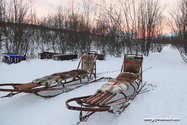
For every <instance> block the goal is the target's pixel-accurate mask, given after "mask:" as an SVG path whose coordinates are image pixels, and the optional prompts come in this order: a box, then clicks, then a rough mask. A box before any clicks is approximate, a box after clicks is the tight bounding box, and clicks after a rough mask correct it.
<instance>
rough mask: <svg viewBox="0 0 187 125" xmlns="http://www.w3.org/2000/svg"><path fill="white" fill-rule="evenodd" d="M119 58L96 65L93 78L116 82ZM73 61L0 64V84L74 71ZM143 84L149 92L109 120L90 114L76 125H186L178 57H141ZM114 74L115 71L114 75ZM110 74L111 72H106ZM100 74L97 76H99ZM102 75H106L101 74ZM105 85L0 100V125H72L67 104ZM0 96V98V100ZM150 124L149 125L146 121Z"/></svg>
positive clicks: (185, 70)
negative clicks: (111, 79)
mask: <svg viewBox="0 0 187 125" xmlns="http://www.w3.org/2000/svg"><path fill="white" fill-rule="evenodd" d="M122 61H123V57H121V58H114V57H110V56H107V57H106V60H104V61H99V60H97V73H98V74H100V75H102V76H108V77H109V76H110V77H113V78H114V77H116V76H117V75H118V74H119V73H120V69H121V65H122ZM78 62H79V60H75V61H54V60H38V59H35V60H30V61H29V62H26V61H23V62H21V63H18V64H12V65H8V64H5V63H3V62H0V84H1V83H28V82H30V81H32V80H34V79H36V78H40V77H43V76H45V75H49V74H52V73H55V72H62V71H67V70H72V69H76V68H77V65H78ZM149 67H152V68H151V69H149V70H146V71H145V72H144V73H143V80H144V82H145V81H146V82H147V84H152V85H155V86H157V87H154V90H152V91H150V92H148V93H144V94H140V95H138V96H137V97H136V98H135V99H134V101H133V102H132V103H131V105H130V106H129V107H128V108H127V109H126V110H125V111H124V112H122V113H121V115H119V116H115V115H113V114H111V113H108V112H102V113H95V114H93V115H92V116H91V117H90V118H89V119H88V121H87V122H82V123H80V124H82V125H149V124H155V125H186V124H187V105H186V104H187V99H186V95H187V91H186V88H187V77H186V74H187V63H185V62H184V61H183V60H182V58H181V57H180V55H179V53H178V51H176V50H172V49H170V47H169V46H166V47H164V49H163V50H162V52H161V53H150V54H149V56H148V57H144V62H143V68H144V69H146V68H149ZM116 70H118V71H116ZM107 71H115V72H107ZM104 72H105V74H101V73H104ZM106 72H107V73H106ZM104 83H105V82H103V81H100V82H95V83H91V84H88V85H85V86H83V87H81V88H78V89H76V90H73V91H71V92H68V93H63V94H61V95H59V96H57V97H54V98H48V99H46V98H42V97H39V96H36V95H34V94H26V93H21V94H18V95H15V96H14V97H12V98H2V99H0V125H75V124H76V123H77V122H78V121H79V112H78V111H73V110H68V109H67V108H66V105H65V101H66V100H67V99H70V98H73V97H79V96H85V95H91V94H94V93H95V91H96V90H97V89H98V88H100V87H101V85H102V84H104ZM4 94H5V93H4V92H0V96H3V95H4ZM144 118H155V119H156V118H157V119H158V118H179V119H180V121H157V122H151V121H145V120H144ZM152 120H153V119H152Z"/></svg>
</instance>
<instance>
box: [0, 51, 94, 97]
mask: <svg viewBox="0 0 187 125" xmlns="http://www.w3.org/2000/svg"><path fill="white" fill-rule="evenodd" d="M96 58H97V56H96V52H94V51H91V52H83V54H82V58H81V60H80V62H79V64H78V67H77V69H74V70H71V71H67V72H60V73H54V74H52V75H48V76H44V77H42V78H39V79H35V80H33V81H32V82H30V83H26V84H14V83H11V84H0V91H3V92H10V93H9V94H7V95H6V96H2V97H1V98H4V97H12V96H14V95H16V94H19V93H21V92H25V93H34V94H36V95H38V96H41V97H45V98H49V97H54V96H57V95H59V94H61V93H63V92H68V91H71V90H73V89H75V88H78V87H81V86H82V85H85V84H87V83H88V80H90V79H92V78H93V79H96ZM83 79H86V81H83ZM75 81H80V82H78V83H74V84H72V83H73V82H75ZM67 83H69V84H67ZM70 86H75V87H73V88H71V87H70ZM10 87H11V88H10Z"/></svg>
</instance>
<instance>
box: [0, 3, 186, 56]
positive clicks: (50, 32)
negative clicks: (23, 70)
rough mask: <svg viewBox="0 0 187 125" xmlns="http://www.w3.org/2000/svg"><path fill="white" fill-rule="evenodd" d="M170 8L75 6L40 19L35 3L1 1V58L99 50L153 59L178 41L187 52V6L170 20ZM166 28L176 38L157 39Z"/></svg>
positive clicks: (150, 5) (181, 6)
mask: <svg viewBox="0 0 187 125" xmlns="http://www.w3.org/2000/svg"><path fill="white" fill-rule="evenodd" d="M166 7H167V6H166V4H164V5H163V4H160V2H159V0H116V1H115V2H108V1H104V0H101V1H100V2H99V3H96V2H93V1H91V0H82V1H81V2H80V3H79V4H77V3H75V1H74V0H70V1H68V3H66V4H63V5H60V6H59V7H57V8H56V9H55V10H54V11H53V13H49V14H48V15H47V16H46V17H40V18H39V17H37V14H36V11H35V10H34V2H33V1H31V0H0V53H3V52H11V53H16V54H19V55H26V56H29V57H30V58H34V57H35V56H36V53H39V52H42V51H51V52H55V53H56V52H59V53H63V54H64V53H67V52H70V53H79V52H82V51H90V50H93V49H94V50H98V51H100V53H107V54H110V55H113V56H120V55H121V53H123V52H124V51H125V52H126V53H137V52H141V53H143V54H144V55H148V53H149V51H150V50H151V51H161V49H162V48H163V46H164V45H165V44H168V43H176V41H178V43H180V44H181V45H185V46H186V39H187V32H186V29H187V28H186V26H187V14H186V13H187V10H186V9H185V8H186V7H187V0H179V2H178V5H177V6H176V7H175V8H174V9H173V10H171V12H170V19H169V20H168V18H165V16H164V13H163V12H164V10H165V9H166ZM166 26H169V27H170V28H171V29H172V31H175V35H173V36H172V37H165V36H162V35H157V34H162V33H163V28H164V27H166Z"/></svg>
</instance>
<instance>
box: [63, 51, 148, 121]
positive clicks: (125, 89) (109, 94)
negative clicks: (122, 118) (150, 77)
mask: <svg viewBox="0 0 187 125" xmlns="http://www.w3.org/2000/svg"><path fill="white" fill-rule="evenodd" d="M142 61H143V56H142V55H133V54H131V55H125V56H124V61H123V65H122V67H121V73H120V74H119V75H118V76H117V77H116V78H114V79H110V80H109V81H108V82H107V83H105V84H103V85H102V87H101V88H100V89H98V90H97V91H96V93H95V94H93V95H89V96H84V97H77V98H72V99H69V100H67V101H66V106H67V108H68V109H70V110H77V111H80V122H82V121H86V120H87V119H88V117H89V116H90V115H92V114H93V113H95V112H103V111H108V112H110V113H114V114H120V113H121V112H123V111H124V110H125V108H127V106H128V105H129V104H130V102H129V101H130V100H133V99H134V98H135V97H136V95H137V94H139V93H140V91H141V92H142V88H143V87H144V86H145V84H146V83H145V84H142ZM143 91H145V90H143ZM73 102H76V103H73ZM72 104H74V105H72ZM75 105H76V106H75ZM83 111H88V112H87V114H86V115H84V116H83Z"/></svg>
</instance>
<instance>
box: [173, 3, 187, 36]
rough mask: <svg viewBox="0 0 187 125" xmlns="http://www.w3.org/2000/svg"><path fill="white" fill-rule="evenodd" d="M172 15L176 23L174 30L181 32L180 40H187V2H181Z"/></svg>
mask: <svg viewBox="0 0 187 125" xmlns="http://www.w3.org/2000/svg"><path fill="white" fill-rule="evenodd" d="M170 15H171V19H172V20H173V21H174V27H173V30H178V31H179V36H180V38H182V39H187V33H186V30H187V0H179V1H178V3H177V6H176V7H174V8H173V10H172V11H171V12H170Z"/></svg>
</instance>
